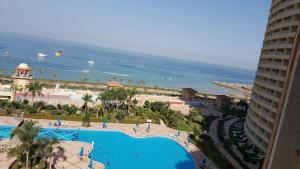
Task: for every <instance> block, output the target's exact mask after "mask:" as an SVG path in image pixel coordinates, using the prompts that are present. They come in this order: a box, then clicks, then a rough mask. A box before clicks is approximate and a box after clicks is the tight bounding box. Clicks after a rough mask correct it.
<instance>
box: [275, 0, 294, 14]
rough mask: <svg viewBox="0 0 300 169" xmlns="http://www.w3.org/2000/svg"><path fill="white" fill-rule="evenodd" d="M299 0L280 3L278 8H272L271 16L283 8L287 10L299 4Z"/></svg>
mask: <svg viewBox="0 0 300 169" xmlns="http://www.w3.org/2000/svg"><path fill="white" fill-rule="evenodd" d="M297 2H298V1H297V0H290V1H285V2H280V4H278V5H277V6H276V7H273V8H271V11H270V14H273V13H275V12H277V11H279V10H281V9H283V8H286V7H288V6H290V5H293V4H295V3H297Z"/></svg>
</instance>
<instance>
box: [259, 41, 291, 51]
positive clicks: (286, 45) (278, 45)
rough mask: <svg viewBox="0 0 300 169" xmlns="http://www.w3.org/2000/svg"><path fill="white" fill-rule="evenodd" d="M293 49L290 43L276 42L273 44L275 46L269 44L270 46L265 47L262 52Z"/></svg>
mask: <svg viewBox="0 0 300 169" xmlns="http://www.w3.org/2000/svg"><path fill="white" fill-rule="evenodd" d="M292 47H293V44H292V43H289V42H276V43H273V44H269V45H267V44H266V45H264V46H263V48H262V50H264V49H279V48H280V49H286V48H289V49H291V48H292Z"/></svg>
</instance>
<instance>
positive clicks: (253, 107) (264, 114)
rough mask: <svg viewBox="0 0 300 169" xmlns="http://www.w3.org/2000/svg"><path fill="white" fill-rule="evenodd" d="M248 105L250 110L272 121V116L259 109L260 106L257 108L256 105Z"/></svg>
mask: <svg viewBox="0 0 300 169" xmlns="http://www.w3.org/2000/svg"><path fill="white" fill-rule="evenodd" d="M249 107H250V109H251V111H253V112H256V113H258V114H259V115H260V116H261V117H263V118H264V119H266V120H267V121H268V122H270V123H274V118H273V117H272V116H270V115H269V114H268V113H267V112H265V111H264V110H261V109H260V108H258V107H257V106H254V105H253V104H250V105H249Z"/></svg>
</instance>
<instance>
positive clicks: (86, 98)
mask: <svg viewBox="0 0 300 169" xmlns="http://www.w3.org/2000/svg"><path fill="white" fill-rule="evenodd" d="M92 98H93V96H92V95H89V94H87V93H86V94H85V95H83V96H82V98H81V99H82V100H83V102H84V103H83V107H84V116H86V114H87V112H88V104H89V103H93V100H92Z"/></svg>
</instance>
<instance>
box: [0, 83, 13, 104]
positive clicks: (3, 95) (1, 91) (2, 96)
mask: <svg viewBox="0 0 300 169" xmlns="http://www.w3.org/2000/svg"><path fill="white" fill-rule="evenodd" d="M12 95H13V93H12V92H11V90H10V85H1V84H0V100H11V99H12Z"/></svg>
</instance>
